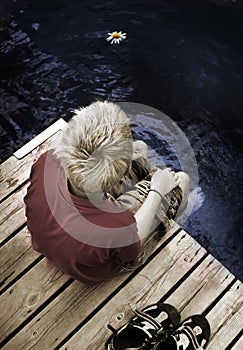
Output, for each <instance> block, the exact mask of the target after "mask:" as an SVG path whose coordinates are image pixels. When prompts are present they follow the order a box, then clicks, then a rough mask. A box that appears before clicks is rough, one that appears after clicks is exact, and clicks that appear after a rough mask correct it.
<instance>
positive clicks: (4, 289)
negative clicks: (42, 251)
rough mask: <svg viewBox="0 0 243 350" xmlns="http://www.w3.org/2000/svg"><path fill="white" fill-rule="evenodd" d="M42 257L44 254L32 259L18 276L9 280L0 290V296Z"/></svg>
mask: <svg viewBox="0 0 243 350" xmlns="http://www.w3.org/2000/svg"><path fill="white" fill-rule="evenodd" d="M43 259H44V256H43V255H41V256H38V257H37V258H36V260H35V261H33V262H32V263H31V264H30V265H29V266H28V267H26V269H24V271H22V272H21V273H20V274H19V275H18V276H16V277H15V278H14V279H13V280H12V281H11V282H9V283H8V284H7V285H6V286H5V287H4V288H3V289H2V290H1V291H0V296H1V295H2V294H3V293H5V292H6V290H7V289H9V288H11V287H12V286H13V285H14V284H15V283H16V282H17V281H18V280H20V279H21V278H22V277H23V276H24V275H25V274H26V273H27V272H29V271H30V270H31V269H32V268H33V267H35V266H36V265H37V264H38V263H39V262H40V261H41V260H43Z"/></svg>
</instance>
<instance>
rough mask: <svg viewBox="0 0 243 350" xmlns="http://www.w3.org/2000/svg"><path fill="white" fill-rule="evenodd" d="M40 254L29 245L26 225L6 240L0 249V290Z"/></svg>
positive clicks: (29, 239) (29, 240)
mask: <svg viewBox="0 0 243 350" xmlns="http://www.w3.org/2000/svg"><path fill="white" fill-rule="evenodd" d="M39 256H40V254H39V253H37V252H36V251H34V250H33V249H32V247H31V237H30V236H29V232H28V230H27V227H25V228H23V229H22V230H21V231H20V232H18V234H17V235H16V236H14V237H13V238H12V239H11V240H10V241H8V242H7V243H6V244H5V245H4V246H3V247H2V248H1V250H0V291H2V290H3V288H5V287H6V286H7V285H8V284H9V283H10V282H12V281H13V280H14V279H15V278H16V277H18V276H19V275H20V273H22V272H23V271H24V270H25V269H26V268H27V267H28V266H29V265H30V264H31V263H33V262H34V261H36V259H37V258H38V257H39Z"/></svg>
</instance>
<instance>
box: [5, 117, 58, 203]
mask: <svg viewBox="0 0 243 350" xmlns="http://www.w3.org/2000/svg"><path fill="white" fill-rule="evenodd" d="M61 124H62V125H63V123H62V122H61ZM46 130H48V129H46ZM57 133H58V131H57ZM57 133H56V134H54V135H53V136H52V137H50V138H49V139H48V140H47V141H45V142H44V143H42V144H41V145H40V146H37V147H36V148H35V149H34V150H33V151H32V152H30V153H29V154H28V155H26V156H25V157H24V158H22V159H20V160H18V159H17V158H16V157H15V156H12V157H10V158H9V159H7V160H6V161H5V162H4V163H2V164H1V165H0V201H2V200H3V199H4V198H5V197H6V196H8V195H9V194H11V193H12V192H13V191H14V190H15V189H16V188H18V187H19V186H21V185H22V184H23V183H24V182H25V181H27V180H28V178H29V175H30V169H31V166H32V164H33V163H34V162H35V161H36V160H37V159H38V158H39V156H40V155H41V154H42V153H44V152H45V151H46V150H47V149H48V147H49V146H50V144H51V143H52V142H53V140H54V139H55V137H56V135H57Z"/></svg>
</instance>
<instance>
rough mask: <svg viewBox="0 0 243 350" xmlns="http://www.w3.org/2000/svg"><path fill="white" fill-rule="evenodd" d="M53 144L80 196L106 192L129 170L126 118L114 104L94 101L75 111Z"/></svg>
mask: <svg viewBox="0 0 243 350" xmlns="http://www.w3.org/2000/svg"><path fill="white" fill-rule="evenodd" d="M74 113H75V114H74V116H73V118H72V119H71V120H70V121H69V122H68V126H67V128H66V129H65V130H64V131H63V133H62V134H61V135H60V137H59V138H58V139H57V140H56V142H55V145H54V154H55V156H56V157H57V158H58V159H59V160H60V163H61V165H62V167H63V169H64V171H65V173H66V176H67V178H68V179H69V181H70V183H71V185H72V186H73V187H74V188H75V189H77V190H78V191H79V192H81V193H83V194H86V195H87V193H88V194H92V193H96V192H101V191H102V192H104V193H107V192H109V191H111V190H112V188H113V187H114V186H116V185H117V184H118V183H119V181H120V180H121V178H122V177H123V175H124V174H125V173H126V172H127V170H128V169H129V166H130V163H131V156H132V142H131V141H132V140H131V129H130V126H129V122H130V121H129V119H128V117H127V115H126V114H125V112H124V111H123V110H122V109H121V108H120V107H119V106H118V105H116V104H114V103H112V102H108V101H104V102H101V101H97V102H94V103H92V104H90V105H89V106H87V107H84V108H80V109H77V110H75V111H74Z"/></svg>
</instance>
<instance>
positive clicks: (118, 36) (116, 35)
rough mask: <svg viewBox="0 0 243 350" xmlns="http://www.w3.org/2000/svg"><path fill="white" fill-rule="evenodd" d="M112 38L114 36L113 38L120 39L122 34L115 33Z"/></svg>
mask: <svg viewBox="0 0 243 350" xmlns="http://www.w3.org/2000/svg"><path fill="white" fill-rule="evenodd" d="M112 36H113V38H120V34H119V33H113V34H112Z"/></svg>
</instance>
